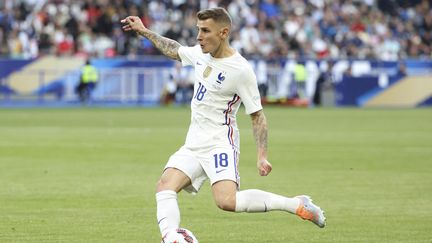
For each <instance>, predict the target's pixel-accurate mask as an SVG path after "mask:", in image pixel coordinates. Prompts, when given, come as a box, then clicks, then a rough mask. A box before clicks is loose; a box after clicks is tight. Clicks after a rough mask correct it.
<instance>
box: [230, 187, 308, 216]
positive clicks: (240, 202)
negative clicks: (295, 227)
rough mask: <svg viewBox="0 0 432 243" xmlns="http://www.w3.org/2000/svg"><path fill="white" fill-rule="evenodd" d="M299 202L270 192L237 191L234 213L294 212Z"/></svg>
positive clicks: (296, 199)
mask: <svg viewBox="0 0 432 243" xmlns="http://www.w3.org/2000/svg"><path fill="white" fill-rule="evenodd" d="M299 204H300V200H299V199H298V198H289V197H284V196H280V195H277V194H274V193H271V192H265V191H261V190H256V189H251V190H244V191H239V192H237V194H236V208H235V211H236V212H248V213H257V212H268V211H273V210H279V211H287V212H290V213H294V214H295V212H296V210H297V208H298V206H299Z"/></svg>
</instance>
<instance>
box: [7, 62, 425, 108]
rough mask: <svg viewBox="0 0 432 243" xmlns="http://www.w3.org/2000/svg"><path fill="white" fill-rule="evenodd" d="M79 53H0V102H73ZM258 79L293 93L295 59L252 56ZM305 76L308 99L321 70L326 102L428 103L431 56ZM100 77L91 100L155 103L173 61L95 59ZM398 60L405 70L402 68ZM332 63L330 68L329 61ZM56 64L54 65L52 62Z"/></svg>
mask: <svg viewBox="0 0 432 243" xmlns="http://www.w3.org/2000/svg"><path fill="white" fill-rule="evenodd" d="M84 61H85V60H84V59H79V58H71V59H67V58H66V59H65V58H55V57H46V58H40V59H35V60H13V59H12V60H9V59H0V65H1V67H2V68H1V69H0V105H20V104H23V105H26V104H30V105H47V104H48V105H49V104H59V105H67V104H76V103H78V97H77V95H76V93H75V87H76V85H77V84H78V82H79V76H80V67H81V66H82V65H83V63H84ZM250 63H251V65H252V66H253V68H254V70H255V72H256V74H257V79H258V83H259V84H262V83H264V84H265V85H266V86H267V98H268V99H273V100H274V99H286V98H290V97H292V96H294V95H295V93H296V92H297V87H296V84H295V82H293V81H294V76H293V73H294V71H293V70H294V66H295V64H296V63H297V62H296V61H294V60H271V61H264V60H251V61H250ZM299 63H301V64H302V65H304V66H305V69H306V71H307V78H306V81H305V88H304V95H305V98H306V99H311V97H312V96H313V94H314V91H315V88H316V82H317V80H318V78H319V76H320V75H321V74H322V73H326V72H327V74H328V77H330V82H331V85H330V86H329V87H331V88H330V89H326V91H325V92H327V93H332V95H327V96H325V95H324V96H325V97H331V99H333V100H327V102H325V103H327V104H334V105H337V106H359V107H363V106H367V107H376V106H397V107H417V106H425V105H432V79H431V74H432V61H429V60H426V61H425V60H405V61H404V62H403V63H401V62H382V61H373V60H331V61H328V60H300V61H299ZM92 64H93V65H94V66H96V68H97V69H98V71H99V74H100V75H99V77H100V79H99V82H98V85H97V88H96V89H95V91H94V94H93V98H92V102H94V103H98V104H137V105H157V104H159V100H160V97H161V94H162V92H163V89H164V86H165V85H166V84H167V82H169V81H170V79H171V78H172V77H171V76H172V71H173V69H174V62H173V61H171V60H168V59H165V58H160V57H157V58H155V57H143V58H139V59H132V60H131V59H127V58H113V59H94V60H92ZM401 64H403V68H405V70H401ZM330 65H331V70H329V67H330ZM53 67H55V68H53Z"/></svg>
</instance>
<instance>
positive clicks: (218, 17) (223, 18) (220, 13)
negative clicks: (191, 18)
mask: <svg viewBox="0 0 432 243" xmlns="http://www.w3.org/2000/svg"><path fill="white" fill-rule="evenodd" d="M197 18H198V19H199V20H206V19H213V20H214V21H215V22H216V23H223V24H227V25H228V26H231V23H232V21H231V17H230V15H229V13H228V12H227V11H226V10H225V9H224V8H220V7H218V8H209V9H204V10H201V11H199V12H198V13H197Z"/></svg>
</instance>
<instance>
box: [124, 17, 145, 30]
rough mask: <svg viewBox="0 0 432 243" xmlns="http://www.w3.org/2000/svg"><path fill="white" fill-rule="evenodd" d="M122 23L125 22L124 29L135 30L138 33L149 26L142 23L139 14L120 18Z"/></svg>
mask: <svg viewBox="0 0 432 243" xmlns="http://www.w3.org/2000/svg"><path fill="white" fill-rule="evenodd" d="M120 23H122V24H123V26H122V29H123V30H124V31H131V30H132V31H135V32H137V33H140V32H142V31H145V30H146V29H147V28H146V27H145V26H144V24H143V23H142V21H141V19H140V18H139V17H137V16H128V17H126V18H124V19H122V20H120Z"/></svg>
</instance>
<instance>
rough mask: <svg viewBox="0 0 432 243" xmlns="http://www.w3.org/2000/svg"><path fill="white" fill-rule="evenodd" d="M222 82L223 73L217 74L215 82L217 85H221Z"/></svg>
mask: <svg viewBox="0 0 432 243" xmlns="http://www.w3.org/2000/svg"><path fill="white" fill-rule="evenodd" d="M224 80H225V76H224V73H219V74H218V76H217V80H216V82H217V83H218V84H222V82H223V81H224Z"/></svg>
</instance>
